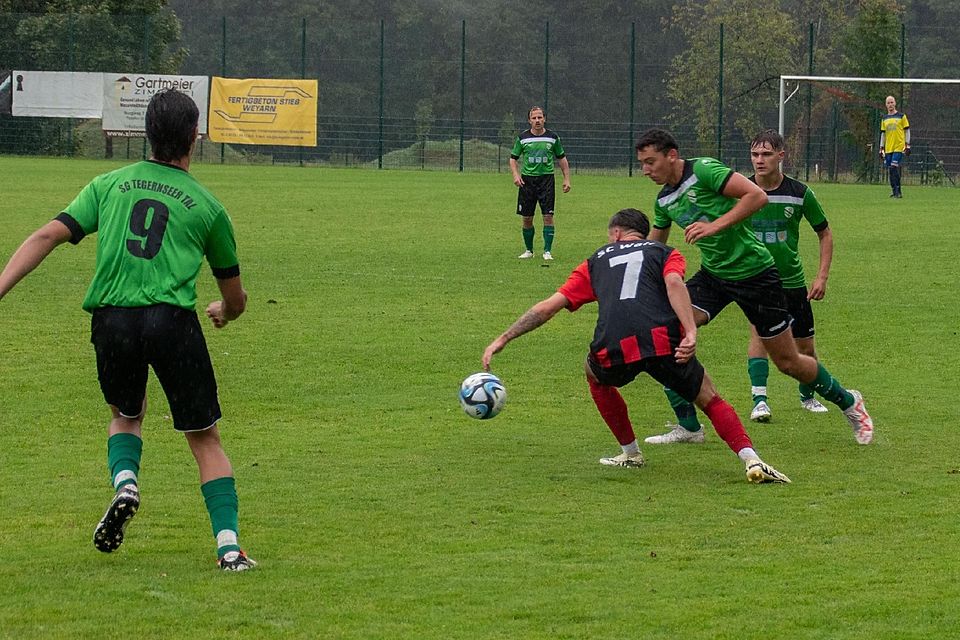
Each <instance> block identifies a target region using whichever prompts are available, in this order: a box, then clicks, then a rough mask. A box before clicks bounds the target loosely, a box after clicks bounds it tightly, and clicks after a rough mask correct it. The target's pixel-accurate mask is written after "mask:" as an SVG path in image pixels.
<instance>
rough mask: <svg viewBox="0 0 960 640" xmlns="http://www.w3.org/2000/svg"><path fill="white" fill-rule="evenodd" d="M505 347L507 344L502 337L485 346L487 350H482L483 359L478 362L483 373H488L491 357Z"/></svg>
mask: <svg viewBox="0 0 960 640" xmlns="http://www.w3.org/2000/svg"><path fill="white" fill-rule="evenodd" d="M505 346H507V343H506V341H505V340H503V338H502V337H500V338H497V339H496V340H494V341H493V342H491V343H490V344H489V345H487V348H486V349H484V350H483V358H481V360H480V362H481V363H482V364H483V370H484V371H490V361H491V360H493V355H494V354H495V353H500V352H501V351H503V348H504V347H505Z"/></svg>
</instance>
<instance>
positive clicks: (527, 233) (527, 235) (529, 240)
mask: <svg viewBox="0 0 960 640" xmlns="http://www.w3.org/2000/svg"><path fill="white" fill-rule="evenodd" d="M521 231H522V232H523V246H525V247H526V248H527V251H533V236H534V234H536V232H537V230H536V229H534V228H533V227H530V228H529V229H527V228H526V227H523V228H522V229H521Z"/></svg>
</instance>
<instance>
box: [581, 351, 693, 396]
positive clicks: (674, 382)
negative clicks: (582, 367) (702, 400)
mask: <svg viewBox="0 0 960 640" xmlns="http://www.w3.org/2000/svg"><path fill="white" fill-rule="evenodd" d="M587 362H588V363H589V364H590V370H591V371H593V375H595V376H597V380H598V381H599V382H600V384H605V385H608V386H611V387H622V386H624V385H626V384H629V383H631V382H633V381H634V379H636V377H637V376H638V375H640V374H641V373H643V372H647V373H648V374H650V377H652V378H653V379H654V380H656V381H657V382H659V383H660V384H662V385H663V386H665V387H670V388H671V389H673V390H674V391H676V392H677V393H678V394H679V395H680V397H682V398H683V399H684V400H686V401H688V402H693V401H694V399H695V398H696V397H697V395H698V394H699V393H700V386H701V385H702V384H703V376H704V370H703V365H702V364H700V361H699V360H697V358H696V357H693V358H690V359H689V360H687V361H686V362H684V363H683V364H680V363H679V362H677V361H676V359H675V358H674V357H673V356H655V357H653V358H644V359H643V360H638V361H637V362H631V363H630V364H618V365H614V366H612V367H607V368H603V367H601V366H600V364H599V363H598V362H596V361H595V360H593V358H587Z"/></svg>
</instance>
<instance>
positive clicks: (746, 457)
mask: <svg viewBox="0 0 960 640" xmlns="http://www.w3.org/2000/svg"><path fill="white" fill-rule="evenodd" d="M737 455H738V456H740V459H741V460H743V461H744V462H749V461H751V460H759V459H760V456H758V455H757V452H756V451H754V450H753V449H752V448H750V447H744V448H743V449H740V451H737Z"/></svg>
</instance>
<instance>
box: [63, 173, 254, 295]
mask: <svg viewBox="0 0 960 640" xmlns="http://www.w3.org/2000/svg"><path fill="white" fill-rule="evenodd" d="M57 219H58V220H60V221H61V222H63V223H64V224H65V225H66V226H67V227H68V228H69V229H70V231H71V233H72V238H71V240H70V241H71V242H72V243H74V244H76V243H78V242H80V240H82V239H83V238H84V236H86V235H89V234H91V233H94V232H96V233H97V260H96V268H95V272H94V276H93V281H92V282H91V283H90V288H89V289H88V290H87V295H86V297H85V298H84V301H83V308H84V309H86V310H87V311H93V310H94V309H99V308H101V307H107V306H114V307H143V306H149V305H154V304H170V305H173V306H176V307H183V308H185V309H193V308H194V307H195V305H196V302H197V291H196V282H197V276H198V274H199V272H200V266H201V264H202V262H203V258H204V256H206V258H207V261H208V262H209V263H210V267H211V268H212V269H213V274H214V276H216V277H217V278H230V277H235V276H237V275H239V274H240V266H239V263H238V260H237V248H236V241H235V240H234V235H233V225H232V223H231V221H230V218H229V216H228V215H227V212H226V210H225V209H224V208H223V205H221V204H220V202H219V201H218V200H217V199H216V198H215V197H214V196H213V195H211V194H210V192H208V191H207V190H206V189H205V188H204V187H203V186H202V185H201V184H200V183H199V182H197V181H196V180H195V179H194V178H193V176H191V175H190V174H189V173H188V172H186V171H184V170H183V169H180V168H178V167H174V166H172V165H169V164H165V163H161V162H152V161H144V162H138V163H136V164H132V165H130V166H128V167H124V168H122V169H117V170H116V171H111V172H110V173H105V174H103V175H100V176H97V177H96V178H94V179H93V180H92V181H91V182H90V183H89V184H88V185H87V186H86V187H84V188H83V190H82V191H81V192H80V193H79V195H77V197H76V198H75V199H74V200H73V202H71V203H70V205H69V206H68V207H67V208H66V209H65V210H64V211H63V213H61V214H60V215H59V216H57Z"/></svg>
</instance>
